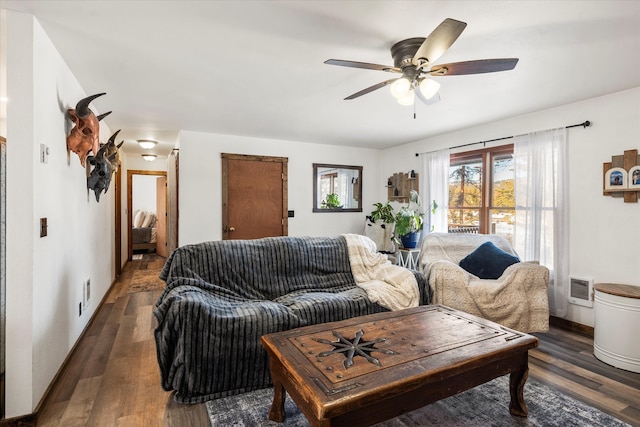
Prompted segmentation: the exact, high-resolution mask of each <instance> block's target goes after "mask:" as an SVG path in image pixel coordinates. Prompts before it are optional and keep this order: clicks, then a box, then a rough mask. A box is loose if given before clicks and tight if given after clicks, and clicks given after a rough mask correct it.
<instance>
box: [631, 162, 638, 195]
mask: <svg viewBox="0 0 640 427" xmlns="http://www.w3.org/2000/svg"><path fill="white" fill-rule="evenodd" d="M629 188H633V189H634V190H640V165H637V166H634V167H632V168H631V169H629Z"/></svg>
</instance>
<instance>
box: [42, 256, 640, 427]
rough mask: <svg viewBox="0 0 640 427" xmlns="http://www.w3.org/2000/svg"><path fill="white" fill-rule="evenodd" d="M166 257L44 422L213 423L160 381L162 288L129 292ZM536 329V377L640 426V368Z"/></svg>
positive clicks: (93, 344) (57, 393)
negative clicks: (156, 311)
mask: <svg viewBox="0 0 640 427" xmlns="http://www.w3.org/2000/svg"><path fill="white" fill-rule="evenodd" d="M163 263H164V259H163V258H160V257H157V256H155V255H145V256H144V257H143V259H142V260H138V261H132V262H130V263H128V264H127V266H126V267H125V268H124V271H123V273H122V275H121V276H120V278H119V279H118V281H117V282H116V283H115V285H114V287H113V288H112V289H111V291H110V292H109V294H108V295H107V297H106V299H105V302H104V305H103V306H102V307H101V308H100V309H99V310H98V312H97V313H96V315H95V318H94V320H93V321H92V323H91V324H90V325H89V327H88V329H87V331H86V333H85V335H84V336H83V338H82V340H81V342H80V343H79V344H78V345H77V347H76V351H75V352H74V354H73V355H72V357H71V358H70V363H69V364H68V365H67V368H66V370H65V371H64V372H62V374H61V375H60V377H59V380H58V381H57V383H56V384H55V386H54V387H53V388H52V389H51V393H50V394H49V396H48V399H47V401H46V402H45V403H44V405H43V407H42V408H41V410H40V411H39V413H38V417H37V425H38V426H65V427H68V426H101V427H102V426H135V427H138V426H154V427H155V426H166V427H172V426H207V425H208V418H207V413H206V410H205V407H204V404H200V405H192V406H188V405H180V404H177V403H175V402H174V401H173V399H172V397H171V393H169V392H165V391H163V390H162V388H161V387H160V374H159V371H158V365H157V361H156V354H155V341H154V338H153V328H154V322H155V319H154V318H153V314H152V310H153V305H154V303H155V301H156V300H157V299H158V297H159V296H160V293H161V291H159V290H153V291H139V292H133V293H132V292H129V290H130V286H131V282H132V278H133V276H134V273H135V272H136V271H137V270H148V272H149V273H151V272H152V271H153V270H157V272H159V271H160V269H161V267H162V265H163ZM535 335H536V336H538V338H539V339H540V346H539V347H538V348H537V349H535V350H533V351H531V352H530V358H529V361H530V362H529V365H530V370H529V377H530V378H533V379H535V380H537V381H539V382H542V383H545V384H547V385H548V386H550V387H552V388H555V389H558V390H560V391H562V392H563V393H566V394H568V395H571V396H572V397H574V398H576V399H578V400H581V401H583V402H585V403H587V404H589V405H591V406H594V407H596V408H599V409H600V410H602V411H604V412H607V413H609V414H611V415H613V416H615V417H617V418H619V419H621V420H623V421H626V422H627V423H629V424H631V425H634V426H640V374H635V373H631V372H627V371H623V370H620V369H616V368H613V367H611V366H609V365H606V364H604V363H602V362H600V361H599V360H597V359H596V358H595V357H594V356H593V339H592V338H590V337H588V336H585V335H581V334H579V333H576V332H569V331H567V330H563V329H559V328H557V327H552V329H551V331H550V332H548V333H545V334H535ZM635 339H637V337H636V338H635ZM525 398H526V386H525Z"/></svg>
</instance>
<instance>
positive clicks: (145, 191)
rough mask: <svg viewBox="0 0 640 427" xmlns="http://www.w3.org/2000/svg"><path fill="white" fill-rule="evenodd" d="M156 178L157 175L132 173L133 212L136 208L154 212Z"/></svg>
mask: <svg viewBox="0 0 640 427" xmlns="http://www.w3.org/2000/svg"><path fill="white" fill-rule="evenodd" d="M157 180H158V177H157V176H154V175H134V176H133V177H132V184H133V188H132V191H131V193H132V194H131V204H132V209H133V213H135V212H136V211H137V210H143V211H147V212H153V213H155V212H156V181H157Z"/></svg>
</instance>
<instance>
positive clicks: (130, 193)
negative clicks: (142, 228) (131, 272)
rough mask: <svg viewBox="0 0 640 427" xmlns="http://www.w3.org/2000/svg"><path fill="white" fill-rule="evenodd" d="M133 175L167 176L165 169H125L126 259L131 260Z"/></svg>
mask: <svg viewBox="0 0 640 427" xmlns="http://www.w3.org/2000/svg"><path fill="white" fill-rule="evenodd" d="M133 175H155V176H164V177H166V176H167V172H166V171H149V170H136V169H130V170H128V171H127V260H129V261H131V260H133V233H131V228H132V226H133V213H132V212H131V210H132V209H133Z"/></svg>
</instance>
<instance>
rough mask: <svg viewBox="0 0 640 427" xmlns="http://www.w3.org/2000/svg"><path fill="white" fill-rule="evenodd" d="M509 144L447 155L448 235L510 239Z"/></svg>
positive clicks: (512, 205)
mask: <svg viewBox="0 0 640 427" xmlns="http://www.w3.org/2000/svg"><path fill="white" fill-rule="evenodd" d="M514 178H515V175H514V168H513V145H506V146H501V147H492V148H486V149H482V150H474V151H469V152H464V153H456V154H452V155H451V161H450V167H449V212H448V222H449V232H450V233H455V232H458V233H481V234H499V235H502V236H504V237H506V238H507V239H508V240H509V241H512V240H513V224H514V217H515V201H514V192H513V189H514Z"/></svg>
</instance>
